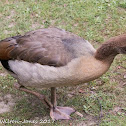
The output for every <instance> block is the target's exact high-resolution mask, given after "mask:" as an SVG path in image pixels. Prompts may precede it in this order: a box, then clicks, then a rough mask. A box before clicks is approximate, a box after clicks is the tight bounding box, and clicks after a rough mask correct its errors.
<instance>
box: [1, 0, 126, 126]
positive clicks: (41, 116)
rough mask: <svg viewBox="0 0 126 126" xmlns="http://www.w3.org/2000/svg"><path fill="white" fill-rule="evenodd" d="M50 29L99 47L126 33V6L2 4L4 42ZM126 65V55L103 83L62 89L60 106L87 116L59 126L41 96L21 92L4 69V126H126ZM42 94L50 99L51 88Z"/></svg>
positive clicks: (95, 0) (106, 0)
mask: <svg viewBox="0 0 126 126" xmlns="http://www.w3.org/2000/svg"><path fill="white" fill-rule="evenodd" d="M47 27H58V28H62V29H65V30H67V31H70V32H73V33H75V34H77V35H79V36H81V37H83V38H85V39H86V40H88V41H90V42H91V44H92V45H93V46H94V47H95V48H98V47H99V46H100V45H101V44H102V43H103V42H104V41H106V40H108V39H109V38H110V37H112V36H116V35H120V34H123V33H126V1H125V0H120V1H118V0H67V1H64V0H62V1H61V0H43V1H42V0H11V1H9V0H1V1H0V39H4V38H7V37H10V36H14V35H17V34H23V33H25V32H27V31H30V30H34V29H38V28H47ZM125 62H126V56H125V55H118V56H117V57H116V58H115V60H114V62H113V64H112V66H111V67H110V69H109V71H108V72H107V73H106V74H104V75H103V76H102V77H100V78H99V79H97V80H94V81H92V82H89V83H86V84H83V85H79V86H76V87H63V88H57V99H58V105H61V106H71V107H74V108H75V109H76V110H77V111H78V112H80V113H81V114H82V115H83V117H81V115H80V114H76V113H74V114H72V120H67V121H66V120H65V121H63V120H62V121H56V122H53V121H52V120H51V119H50V117H49V110H48V109H47V108H46V107H45V106H44V105H43V104H42V103H41V102H40V101H39V100H38V99H36V97H34V96H32V95H29V94H26V93H24V92H20V91H18V90H16V89H15V88H14V87H13V84H14V83H15V82H16V80H15V79H14V78H12V77H11V76H10V75H9V74H7V73H6V71H5V70H4V69H3V67H2V66H0V123H2V122H1V121H8V120H9V121H25V123H23V124H22V123H20V124H19V123H17V122H12V123H9V122H6V125H7V126H12V125H14V126H18V125H19V126H21V125H23V126H32V125H33V126H43V125H45V126H46V125H47V126H48V125H51V126H66V125H69V126H74V125H75V126H76V125H77V126H97V125H98V126H126V63H125ZM33 90H36V89H33ZM38 92H40V93H42V94H45V95H46V96H47V97H48V98H50V89H42V90H38ZM28 121H29V122H28ZM30 121H31V122H30ZM44 121H48V122H46V123H44ZM37 122H38V123H37ZM0 125H5V124H4V123H2V124H0Z"/></svg>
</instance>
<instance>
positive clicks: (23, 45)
mask: <svg viewBox="0 0 126 126" xmlns="http://www.w3.org/2000/svg"><path fill="white" fill-rule="evenodd" d="M120 53H121V54H126V34H123V35H120V36H117V37H113V38H111V39H110V40H108V41H107V42H105V43H104V44H102V45H101V47H100V48H98V49H97V50H95V49H94V48H93V46H92V45H91V44H90V43H89V42H88V41H86V40H84V39H82V38H81V37H79V36H77V35H74V34H72V33H70V32H67V31H65V30H62V29H58V28H48V29H38V30H35V31H30V32H28V33H26V34H25V35H23V36H21V35H19V36H14V37H10V38H7V39H4V40H1V41H0V61H1V63H2V65H3V67H4V68H5V69H6V70H7V71H8V72H9V73H10V74H11V75H12V76H13V77H14V78H16V79H17V81H18V84H16V85H15V87H16V88H17V89H19V90H21V91H25V92H27V93H31V94H33V95H35V96H37V97H38V98H39V99H40V100H42V101H44V103H45V104H46V105H47V106H48V107H49V108H50V116H51V118H52V119H53V120H59V119H70V114H71V113H73V112H74V111H75V110H74V109H73V108H70V107H59V106H57V105H56V87H62V86H74V85H78V84H83V83H85V82H88V81H92V80H94V79H96V78H98V77H100V76H101V75H103V74H104V73H105V72H106V71H107V70H108V69H109V67H110V65H111V63H112V62H113V59H114V57H115V56H116V55H117V54H120ZM19 85H20V86H19ZM26 87H34V88H39V89H41V88H45V87H46V88H51V102H49V101H48V100H47V99H46V97H45V96H44V95H41V94H39V93H37V92H34V91H31V90H29V89H27V88H26Z"/></svg>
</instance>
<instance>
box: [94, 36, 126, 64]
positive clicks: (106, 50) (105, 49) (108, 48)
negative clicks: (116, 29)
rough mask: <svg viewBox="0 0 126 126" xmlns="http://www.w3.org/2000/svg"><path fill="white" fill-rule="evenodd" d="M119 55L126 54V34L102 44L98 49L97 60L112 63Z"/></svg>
mask: <svg viewBox="0 0 126 126" xmlns="http://www.w3.org/2000/svg"><path fill="white" fill-rule="evenodd" d="M117 54H126V34H123V35H119V36H116V37H112V38H111V39H109V40H108V41H106V42H105V43H104V44H102V45H101V46H100V47H99V48H98V49H97V51H96V53H95V58H96V59H98V60H107V61H111V62H112V61H113V59H114V57H115V56H116V55H117Z"/></svg>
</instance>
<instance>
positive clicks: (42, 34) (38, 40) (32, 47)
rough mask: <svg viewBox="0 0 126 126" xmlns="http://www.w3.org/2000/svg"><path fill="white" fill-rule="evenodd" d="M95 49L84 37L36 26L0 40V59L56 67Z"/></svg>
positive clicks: (90, 53) (91, 53)
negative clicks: (23, 32)
mask: <svg viewBox="0 0 126 126" xmlns="http://www.w3.org/2000/svg"><path fill="white" fill-rule="evenodd" d="M94 52H95V49H94V48H93V47H92V45H91V44H90V43H88V42H87V41H86V40H83V39H82V38H80V37H78V36H76V35H74V34H72V33H70V32H66V31H65V30H61V29H57V28H48V29H39V30H36V31H31V32H28V33H26V34H25V35H24V36H15V37H11V38H7V39H4V40H2V41H0V60H24V61H27V62H32V63H39V64H42V65H49V66H56V67H59V66H64V65H66V64H67V63H68V62H70V61H71V60H72V59H74V58H77V57H80V56H82V55H93V54H94Z"/></svg>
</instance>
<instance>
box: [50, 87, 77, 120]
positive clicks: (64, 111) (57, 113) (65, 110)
mask: <svg viewBox="0 0 126 126" xmlns="http://www.w3.org/2000/svg"><path fill="white" fill-rule="evenodd" d="M51 103H52V105H53V107H52V108H51V109H50V116H51V118H52V119H53V120H61V119H71V117H70V114H71V113H73V112H75V110H74V109H73V108H70V107H60V106H57V103H56V88H55V87H52V88H51Z"/></svg>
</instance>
